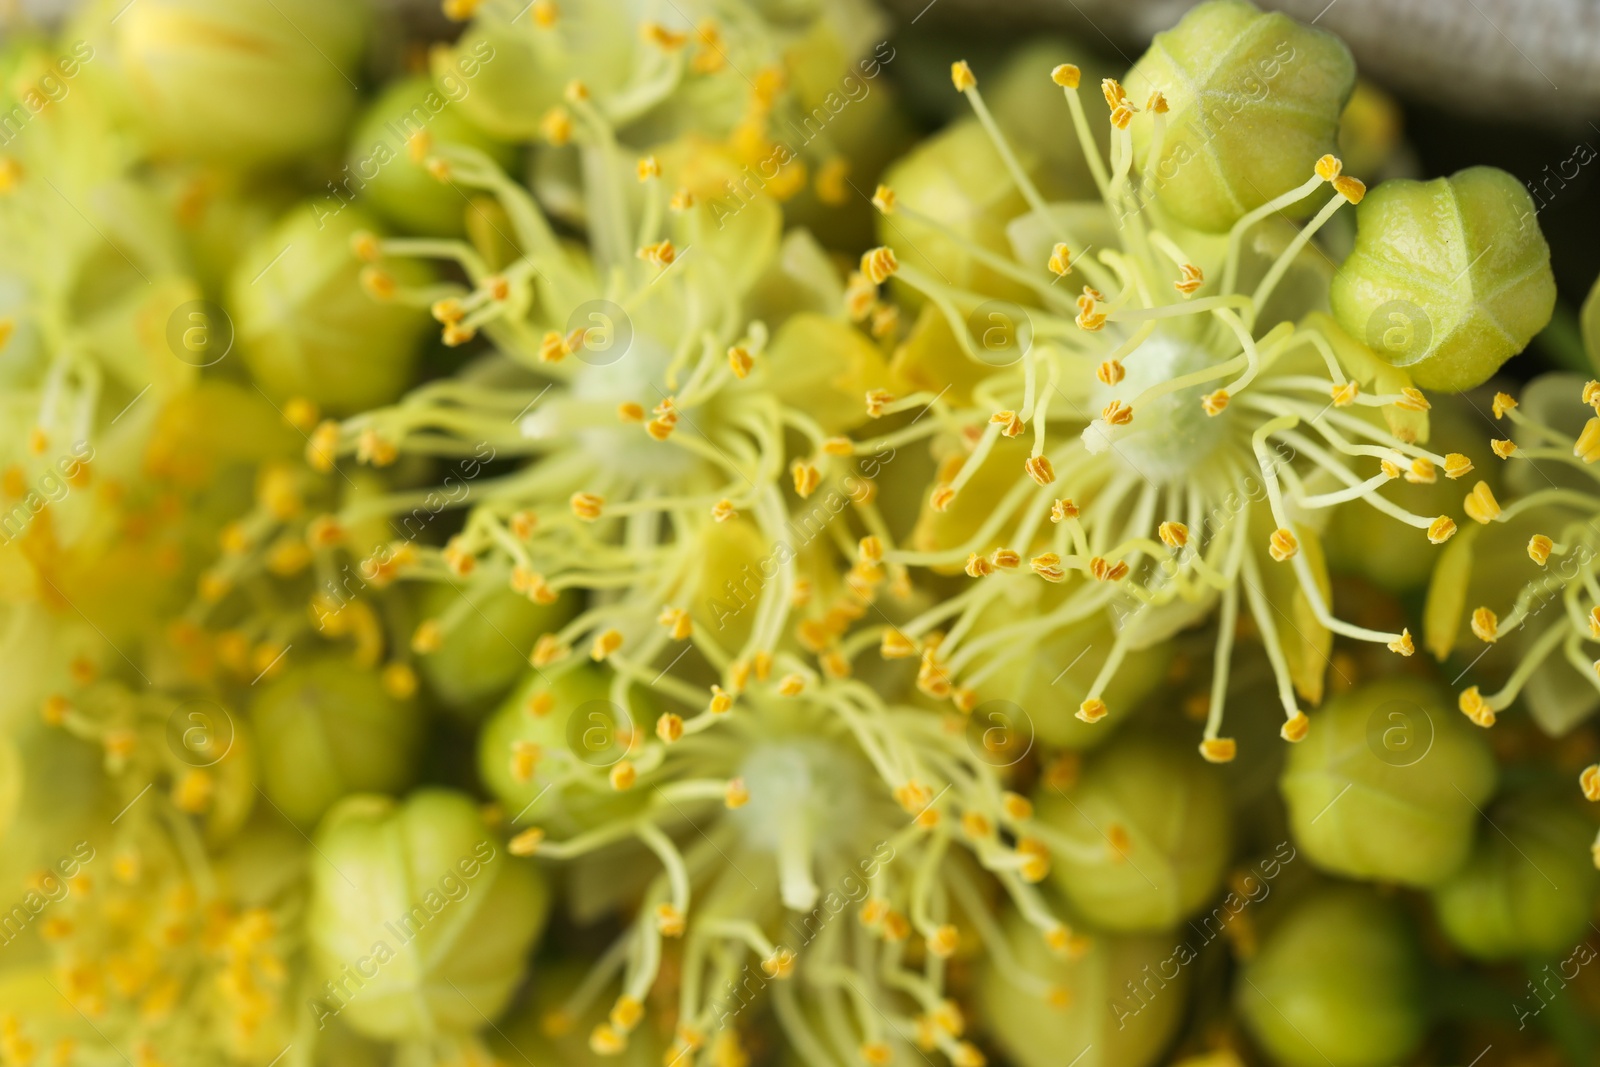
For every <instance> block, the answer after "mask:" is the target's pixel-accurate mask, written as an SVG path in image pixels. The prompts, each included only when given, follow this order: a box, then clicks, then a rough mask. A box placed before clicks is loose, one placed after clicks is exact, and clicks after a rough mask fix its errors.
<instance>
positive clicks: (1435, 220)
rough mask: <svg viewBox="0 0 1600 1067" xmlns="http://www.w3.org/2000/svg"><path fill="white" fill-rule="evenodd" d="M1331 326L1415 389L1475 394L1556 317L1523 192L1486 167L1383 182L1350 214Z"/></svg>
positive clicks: (1544, 255)
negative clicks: (1399, 371) (1351, 227)
mask: <svg viewBox="0 0 1600 1067" xmlns="http://www.w3.org/2000/svg"><path fill="white" fill-rule="evenodd" d="M1329 299H1330V301H1331V302H1332V305H1333V315H1334V318H1335V319H1337V320H1338V322H1339V325H1340V326H1343V327H1344V329H1345V330H1346V332H1348V333H1349V334H1350V335H1351V336H1352V337H1355V338H1357V339H1364V340H1365V341H1366V343H1367V347H1368V348H1371V349H1372V350H1373V351H1374V352H1375V353H1376V354H1377V356H1378V358H1379V359H1382V360H1384V361H1385V362H1387V363H1389V364H1391V365H1393V366H1397V367H1404V368H1406V370H1407V371H1408V372H1409V373H1410V375H1411V378H1412V380H1413V381H1415V382H1416V384H1417V385H1419V386H1421V387H1422V388H1424V389H1436V390H1439V391H1441V392H1450V393H1459V392H1462V391H1463V390H1466V389H1471V388H1472V387H1473V386H1475V385H1481V384H1482V383H1484V382H1485V381H1488V379H1489V376H1490V375H1492V374H1494V372H1495V371H1497V370H1499V369H1500V365H1501V364H1502V363H1504V362H1505V361H1506V360H1508V359H1510V358H1511V357H1512V356H1514V355H1516V354H1517V353H1518V352H1521V351H1522V350H1523V349H1524V348H1526V347H1527V344H1528V342H1529V341H1530V340H1532V338H1533V335H1534V334H1536V333H1538V332H1539V331H1540V330H1542V329H1544V327H1545V324H1546V323H1548V322H1549V321H1550V313H1551V311H1552V310H1553V309H1554V308H1555V301H1556V282H1555V276H1554V275H1553V274H1552V273H1551V271H1550V247H1549V245H1547V244H1545V240H1544V234H1543V233H1541V232H1540V230H1539V224H1538V222H1537V220H1536V217H1535V212H1534V206H1533V200H1532V198H1531V197H1529V196H1528V191H1527V190H1526V189H1524V188H1523V187H1522V183H1521V182H1519V181H1517V179H1515V178H1513V177H1512V176H1511V175H1509V174H1507V173H1506V172H1505V171H1503V170H1497V169H1496V168H1494V167H1469V168H1468V169H1466V170H1463V171H1458V172H1457V173H1455V174H1453V175H1451V176H1450V177H1448V178H1436V179H1434V180H1433V181H1429V182H1417V181H1408V180H1397V181H1388V182H1384V183H1383V184H1382V185H1380V186H1378V187H1377V188H1376V189H1373V190H1372V191H1371V192H1369V193H1368V194H1367V195H1366V197H1365V198H1364V199H1363V200H1362V201H1361V203H1360V205H1359V206H1358V207H1357V208H1356V242H1355V248H1354V249H1353V250H1352V251H1351V253H1350V256H1349V258H1347V259H1346V260H1345V261H1344V264H1343V265H1342V266H1341V267H1340V268H1339V271H1338V273H1337V274H1335V275H1334V277H1333V285H1332V288H1331V289H1330V291H1329Z"/></svg>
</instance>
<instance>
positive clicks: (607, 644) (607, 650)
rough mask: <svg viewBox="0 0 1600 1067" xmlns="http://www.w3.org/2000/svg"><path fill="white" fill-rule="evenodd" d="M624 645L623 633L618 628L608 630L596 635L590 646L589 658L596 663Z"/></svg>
mask: <svg viewBox="0 0 1600 1067" xmlns="http://www.w3.org/2000/svg"><path fill="white" fill-rule="evenodd" d="M621 647H622V634H621V632H620V631H617V630H606V631H604V632H603V633H600V634H597V635H595V639H594V644H593V645H591V646H590V647H589V658H590V659H592V660H594V661H595V662H596V663H599V662H601V661H602V660H604V659H605V658H606V657H607V656H609V655H611V653H613V652H615V651H616V650H617V649H619V648H621Z"/></svg>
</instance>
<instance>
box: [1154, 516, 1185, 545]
mask: <svg viewBox="0 0 1600 1067" xmlns="http://www.w3.org/2000/svg"><path fill="white" fill-rule="evenodd" d="M1156 536H1157V537H1159V538H1161V543H1162V544H1164V545H1166V546H1167V547H1168V548H1182V547H1183V546H1184V545H1186V544H1188V543H1189V527H1187V526H1185V525H1184V524H1183V523H1181V522H1164V523H1162V524H1161V525H1160V526H1158V527H1156Z"/></svg>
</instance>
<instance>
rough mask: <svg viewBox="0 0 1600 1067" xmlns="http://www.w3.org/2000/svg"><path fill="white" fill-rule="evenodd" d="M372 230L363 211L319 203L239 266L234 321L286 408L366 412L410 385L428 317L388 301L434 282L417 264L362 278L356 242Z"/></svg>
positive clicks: (233, 288) (267, 385) (395, 264)
mask: <svg viewBox="0 0 1600 1067" xmlns="http://www.w3.org/2000/svg"><path fill="white" fill-rule="evenodd" d="M373 228H374V227H373V225H372V222H371V220H370V219H368V218H367V217H366V216H365V215H364V213H362V212H361V211H360V210H359V209H357V208H353V207H346V208H345V209H344V210H342V211H340V212H338V213H337V214H334V213H332V212H331V211H329V210H327V209H326V208H325V207H324V206H323V205H322V204H321V203H320V202H318V201H312V202H311V203H310V204H309V206H308V207H296V208H293V209H291V210H290V211H289V213H288V214H287V215H285V216H284V217H283V219H282V220H280V221H279V223H278V225H277V226H276V227H274V228H273V230H272V231H271V232H270V233H268V234H266V235H265V236H264V237H262V238H260V239H259V240H257V241H256V242H255V243H254V244H252V245H251V246H250V249H249V251H248V252H246V253H245V254H244V255H242V256H241V257H240V259H239V262H238V264H237V265H236V266H235V268H234V272H233V278H232V280H231V282H230V283H229V286H228V311H229V313H230V314H231V315H232V316H233V326H234V330H235V334H236V336H237V338H238V341H237V343H238V347H239V350H240V353H241V355H243V357H244V360H245V363H246V364H247V365H248V366H249V368H250V371H251V373H252V374H254V375H255V377H256V380H257V381H258V382H260V384H261V387H262V388H263V389H265V390H266V391H267V392H268V393H271V394H272V395H273V396H274V397H275V398H277V399H279V400H280V401H281V400H284V399H288V398H290V397H304V398H306V399H308V400H312V401H314V402H316V403H317V404H319V405H320V406H322V407H323V408H325V409H328V410H330V411H333V412H335V413H341V412H350V411H360V410H362V409H364V408H370V407H376V406H378V405H381V404H383V403H386V402H387V401H390V400H393V399H394V398H395V397H396V396H398V395H399V393H400V390H401V389H403V388H404V387H405V385H406V384H407V382H408V381H409V380H410V377H411V369H412V367H413V365H414V364H415V363H416V358H417V349H418V345H419V344H420V342H421V341H422V337H423V335H424V334H425V333H427V332H428V329H429V321H430V320H429V318H428V314H427V312H426V311H425V310H423V309H422V308H419V307H411V306H407V305H403V304H400V303H398V302H390V301H386V300H383V299H381V296H382V294H383V293H384V292H386V291H387V289H388V287H389V286H391V285H392V286H395V287H399V288H407V287H416V286H421V285H424V284H426V283H427V281H428V273H427V271H426V269H425V268H423V267H421V266H420V265H419V264H418V262H417V261H416V260H415V259H412V258H409V257H408V258H405V259H396V260H386V261H384V262H383V263H382V264H381V265H376V266H368V267H366V268H363V267H362V264H361V261H360V260H359V259H358V258H357V257H356V254H355V253H354V252H353V251H352V249H351V242H352V240H353V239H354V238H355V236H356V235H357V234H358V233H360V232H362V231H363V230H365V231H371V230H372V229H373ZM366 271H371V272H373V273H370V274H368V273H365V272H366ZM364 279H365V283H364ZM369 286H370V287H371V288H372V289H373V290H374V291H369Z"/></svg>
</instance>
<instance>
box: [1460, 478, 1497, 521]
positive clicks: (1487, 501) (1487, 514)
mask: <svg viewBox="0 0 1600 1067" xmlns="http://www.w3.org/2000/svg"><path fill="white" fill-rule="evenodd" d="M1461 508H1462V510H1463V511H1465V512H1466V513H1467V518H1469V519H1471V520H1473V521H1474V522H1478V523H1482V524H1484V525H1488V524H1489V523H1491V522H1493V521H1494V520H1495V519H1497V518H1499V517H1500V503H1499V501H1497V500H1495V498H1494V493H1493V492H1492V491H1491V490H1490V489H1489V483H1488V482H1479V483H1478V484H1477V485H1474V486H1473V487H1472V492H1470V493H1468V494H1467V498H1466V499H1465V500H1463V501H1462V502H1461Z"/></svg>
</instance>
